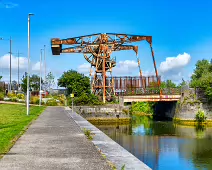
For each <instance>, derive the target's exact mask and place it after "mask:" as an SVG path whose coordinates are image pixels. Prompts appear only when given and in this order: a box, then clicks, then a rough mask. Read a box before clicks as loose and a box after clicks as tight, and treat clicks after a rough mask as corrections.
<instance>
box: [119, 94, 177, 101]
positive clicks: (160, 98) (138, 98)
mask: <svg viewBox="0 0 212 170" xmlns="http://www.w3.org/2000/svg"><path fill="white" fill-rule="evenodd" d="M121 98H122V99H123V102H156V101H178V100H180V98H181V95H161V96H160V95H141V96H140V95H137V96H122V97H121Z"/></svg>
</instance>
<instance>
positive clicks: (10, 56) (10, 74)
mask: <svg viewBox="0 0 212 170" xmlns="http://www.w3.org/2000/svg"><path fill="white" fill-rule="evenodd" d="M11 58H12V39H11V37H10V90H9V91H10V92H11V86H12V67H11V60H12V59H11Z"/></svg>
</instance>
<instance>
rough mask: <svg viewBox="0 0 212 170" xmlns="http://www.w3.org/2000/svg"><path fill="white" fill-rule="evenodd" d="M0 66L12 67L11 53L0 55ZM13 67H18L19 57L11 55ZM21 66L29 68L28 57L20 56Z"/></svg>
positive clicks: (21, 67)
mask: <svg viewBox="0 0 212 170" xmlns="http://www.w3.org/2000/svg"><path fill="white" fill-rule="evenodd" d="M0 66H1V68H7V69H8V68H10V55H9V54H5V55H4V56H2V57H0ZM11 67H12V69H17V68H18V57H15V56H13V55H12V56H11ZM19 68H20V69H26V68H27V58H25V57H19Z"/></svg>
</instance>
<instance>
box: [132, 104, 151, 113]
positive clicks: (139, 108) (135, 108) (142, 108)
mask: <svg viewBox="0 0 212 170" xmlns="http://www.w3.org/2000/svg"><path fill="white" fill-rule="evenodd" d="M154 104H155V103H154V102H136V103H133V104H132V107H131V112H132V114H133V113H136V112H140V113H146V114H153V106H154Z"/></svg>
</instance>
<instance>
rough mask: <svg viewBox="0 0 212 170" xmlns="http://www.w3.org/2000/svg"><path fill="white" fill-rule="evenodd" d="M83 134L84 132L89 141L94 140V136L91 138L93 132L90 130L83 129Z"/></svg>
mask: <svg viewBox="0 0 212 170" xmlns="http://www.w3.org/2000/svg"><path fill="white" fill-rule="evenodd" d="M83 132H84V134H85V136H87V138H88V139H89V140H92V139H93V136H91V131H90V130H88V129H86V128H84V129H83Z"/></svg>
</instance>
